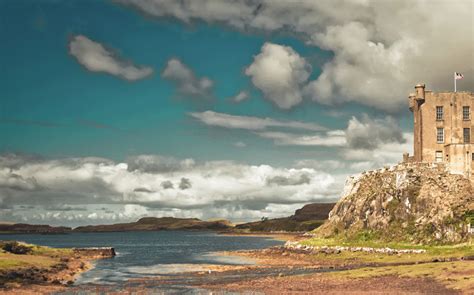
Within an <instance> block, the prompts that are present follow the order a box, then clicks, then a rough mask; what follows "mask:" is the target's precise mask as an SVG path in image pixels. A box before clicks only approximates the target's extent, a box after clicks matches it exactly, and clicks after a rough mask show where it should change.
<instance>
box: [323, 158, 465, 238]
mask: <svg viewBox="0 0 474 295" xmlns="http://www.w3.org/2000/svg"><path fill="white" fill-rule="evenodd" d="M473 192H474V190H473V187H472V186H471V182H470V181H469V180H468V179H467V178H465V177H464V176H463V175H455V174H450V173H448V172H447V171H446V170H445V169H444V166H443V165H437V164H426V163H406V164H399V165H396V166H393V167H390V168H384V169H379V170H376V171H371V172H365V173H362V174H360V175H357V176H353V177H351V178H349V179H348V180H347V182H346V185H345V188H344V191H343V194H342V197H341V199H340V201H339V202H338V203H337V204H336V206H335V207H334V209H333V210H332V211H331V212H330V214H329V219H328V220H327V222H326V223H325V224H324V225H322V226H321V227H320V228H318V229H316V230H315V233H316V234H317V235H319V236H324V237H328V236H345V237H347V238H359V239H360V238H364V237H365V238H376V239H381V240H387V241H404V242H414V243H457V242H462V241H465V240H466V239H467V238H468V235H469V234H468V225H467V221H466V220H467V215H468V212H469V211H470V210H472V209H473V206H474V195H473Z"/></svg>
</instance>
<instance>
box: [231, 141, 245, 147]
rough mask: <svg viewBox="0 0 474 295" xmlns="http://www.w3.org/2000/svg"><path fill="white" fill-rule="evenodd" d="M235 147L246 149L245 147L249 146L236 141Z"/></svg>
mask: <svg viewBox="0 0 474 295" xmlns="http://www.w3.org/2000/svg"><path fill="white" fill-rule="evenodd" d="M234 146H235V147H238V148H244V147H246V146H247V144H246V143H245V142H242V141H236V142H234Z"/></svg>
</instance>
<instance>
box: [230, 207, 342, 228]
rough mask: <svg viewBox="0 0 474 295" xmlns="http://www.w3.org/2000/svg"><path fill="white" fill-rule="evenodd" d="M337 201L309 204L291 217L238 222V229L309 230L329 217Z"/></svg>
mask: <svg viewBox="0 0 474 295" xmlns="http://www.w3.org/2000/svg"><path fill="white" fill-rule="evenodd" d="M334 205H335V203H323V204H318V203H315V204H308V205H305V206H304V207H303V208H301V209H298V210H296V211H295V214H294V215H292V216H290V217H283V218H275V219H267V220H261V221H255V222H248V223H243V224H238V225H236V226H235V230H237V231H248V232H276V231H278V232H280V231H285V232H307V231H311V230H313V229H315V228H317V227H319V226H320V225H322V224H323V223H324V221H326V219H328V215H329V212H330V211H331V210H332V208H333V207H334Z"/></svg>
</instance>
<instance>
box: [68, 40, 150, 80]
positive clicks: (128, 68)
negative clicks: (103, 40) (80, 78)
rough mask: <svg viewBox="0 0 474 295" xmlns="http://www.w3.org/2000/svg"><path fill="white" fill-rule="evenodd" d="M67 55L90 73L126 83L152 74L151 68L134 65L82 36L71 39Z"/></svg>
mask: <svg viewBox="0 0 474 295" xmlns="http://www.w3.org/2000/svg"><path fill="white" fill-rule="evenodd" d="M69 53H70V54H71V55H72V56H74V57H75V58H76V60H77V62H78V63H79V64H81V65H82V66H84V67H85V68H86V69H87V70H89V71H91V72H104V73H108V74H111V75H114V76H117V77H119V78H122V79H125V80H128V81H136V80H140V79H144V78H146V77H148V76H150V75H151V74H153V68H151V67H148V66H139V65H135V64H133V63H132V62H131V61H127V60H125V59H123V58H122V57H120V56H118V55H117V54H116V53H115V52H114V51H113V50H111V49H108V48H106V47H104V45H102V44H100V43H98V42H96V41H93V40H91V39H89V38H87V37H86V36H83V35H77V36H74V37H72V39H71V40H70V41H69Z"/></svg>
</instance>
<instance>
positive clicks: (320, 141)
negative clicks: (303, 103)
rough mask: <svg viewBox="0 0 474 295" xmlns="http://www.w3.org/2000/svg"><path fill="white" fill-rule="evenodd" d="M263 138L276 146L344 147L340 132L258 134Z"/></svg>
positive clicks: (269, 132)
mask: <svg viewBox="0 0 474 295" xmlns="http://www.w3.org/2000/svg"><path fill="white" fill-rule="evenodd" d="M257 134H258V135H259V136H261V137H263V138H268V139H272V140H273V141H274V142H275V144H276V145H299V146H334V147H343V146H346V136H345V134H344V132H343V131H342V130H334V131H329V132H326V133H325V134H323V135H301V134H294V133H287V132H272V131H268V132H258V133H257Z"/></svg>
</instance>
